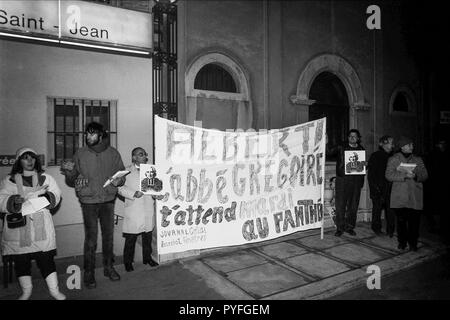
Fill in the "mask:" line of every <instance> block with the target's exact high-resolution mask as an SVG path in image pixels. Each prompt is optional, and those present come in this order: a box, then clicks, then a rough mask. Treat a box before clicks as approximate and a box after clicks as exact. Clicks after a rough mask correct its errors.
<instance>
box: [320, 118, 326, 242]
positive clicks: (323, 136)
mask: <svg viewBox="0 0 450 320" xmlns="http://www.w3.org/2000/svg"><path fill="white" fill-rule="evenodd" d="M326 132H327V118H326V117H325V118H324V120H323V127H322V148H323V149H322V150H323V153H324V156H323V158H322V159H323V162H324V165H323V166H322V177H323V180H322V197H321V198H322V226H321V228H320V240H323V232H324V230H323V225H324V222H325V183H326V180H325V164H326V155H327V144H326Z"/></svg>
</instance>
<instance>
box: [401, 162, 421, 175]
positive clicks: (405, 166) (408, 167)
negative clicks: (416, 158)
mask: <svg viewBox="0 0 450 320" xmlns="http://www.w3.org/2000/svg"><path fill="white" fill-rule="evenodd" d="M416 167H417V164H415V163H404V162H402V163H400V166H399V170H400V171H403V172H406V173H412V172H413V171H414V169H415V168H416Z"/></svg>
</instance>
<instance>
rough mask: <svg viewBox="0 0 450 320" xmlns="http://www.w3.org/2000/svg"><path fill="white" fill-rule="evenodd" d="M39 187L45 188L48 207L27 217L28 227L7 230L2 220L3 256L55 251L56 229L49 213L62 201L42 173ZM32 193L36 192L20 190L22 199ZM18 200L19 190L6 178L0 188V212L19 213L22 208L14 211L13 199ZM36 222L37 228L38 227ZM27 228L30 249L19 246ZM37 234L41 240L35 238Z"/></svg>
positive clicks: (53, 181) (55, 185)
mask: <svg viewBox="0 0 450 320" xmlns="http://www.w3.org/2000/svg"><path fill="white" fill-rule="evenodd" d="M39 185H48V189H47V194H46V197H47V199H49V202H50V205H49V206H47V207H46V208H44V209H42V210H40V211H38V212H35V213H32V214H31V215H29V216H26V219H27V225H26V226H23V227H20V228H14V229H10V228H9V227H8V223H7V221H6V217H5V220H4V223H3V234H2V242H1V247H2V255H15V254H25V253H33V252H40V251H43V252H46V251H50V250H54V249H56V239H55V227H54V225H53V219H52V214H51V213H50V211H49V209H51V208H54V207H56V205H57V204H58V203H59V201H60V199H61V190H60V189H59V187H58V185H57V184H56V182H55V180H54V179H53V177H51V176H50V175H48V174H45V173H43V174H41V175H40V178H39ZM33 191H35V188H33V187H31V186H26V185H24V186H23V192H24V195H25V196H26V195H27V194H29V193H30V192H33ZM18 196H19V190H18V188H17V184H16V182H15V181H12V179H11V177H10V176H7V177H6V178H5V179H3V181H2V182H1V184H0V211H1V212H5V213H6V214H7V215H8V214H11V213H20V212H22V209H21V208H20V209H19V210H16V209H15V208H14V204H13V203H14V198H15V197H18ZM30 218H31V219H30ZM38 221H39V222H40V224H37V222H38ZM42 226H43V229H44V233H43V234H44V235H45V236H42V230H39V227H42ZM26 228H30V229H28V230H29V231H30V235H31V239H30V240H31V243H30V245H26V246H24V245H23V243H22V244H21V233H22V234H23V232H24V230H26ZM38 234H40V235H41V236H38ZM38 237H39V238H38ZM36 238H38V239H36ZM22 239H23V238H22Z"/></svg>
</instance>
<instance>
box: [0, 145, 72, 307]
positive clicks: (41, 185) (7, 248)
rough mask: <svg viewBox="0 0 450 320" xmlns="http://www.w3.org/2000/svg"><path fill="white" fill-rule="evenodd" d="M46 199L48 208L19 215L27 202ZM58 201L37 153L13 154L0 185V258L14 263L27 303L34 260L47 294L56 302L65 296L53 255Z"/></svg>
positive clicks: (52, 181) (21, 151)
mask: <svg viewBox="0 0 450 320" xmlns="http://www.w3.org/2000/svg"><path fill="white" fill-rule="evenodd" d="M38 197H45V198H46V199H47V201H48V203H49V204H48V205H47V206H46V207H44V208H42V209H40V210H37V211H35V212H32V213H30V214H27V215H25V216H23V215H22V212H23V209H24V206H27V205H28V203H29V201H27V200H29V199H35V198H38ZM60 199H61V191H60V189H59V187H58V185H57V184H56V182H55V179H53V177H52V176H50V175H49V174H46V173H44V170H42V165H41V163H40V160H39V157H38V156H37V153H36V151H34V150H33V149H31V148H28V147H23V148H20V149H19V150H17V152H16V161H15V163H14V165H13V167H12V170H11V173H10V174H9V175H8V176H7V177H6V178H4V179H3V180H2V182H1V184H0V211H1V212H5V213H6V217H5V221H4V223H3V233H2V240H1V247H2V255H4V256H9V257H11V258H12V260H13V262H14V271H15V274H16V276H17V278H18V282H19V284H20V287H21V288H22V295H21V296H20V297H19V300H28V299H29V298H30V296H31V293H32V289H33V283H32V278H31V261H32V260H35V261H36V264H37V266H38V268H39V270H40V272H41V275H42V277H43V278H44V279H45V281H46V283H47V286H48V289H49V291H50V294H51V296H52V297H53V298H55V299H57V300H65V299H66V296H65V295H64V294H63V293H61V292H60V291H59V286H58V277H57V273H56V266H55V262H54V256H55V255H56V237H55V227H54V225H53V219H52V214H51V213H50V209H53V208H55V207H56V206H57V205H58V203H59V201H60Z"/></svg>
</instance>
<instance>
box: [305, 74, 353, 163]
mask: <svg viewBox="0 0 450 320" xmlns="http://www.w3.org/2000/svg"><path fill="white" fill-rule="evenodd" d="M309 99H311V100H314V101H315V102H314V103H313V104H312V105H311V106H310V107H309V121H312V120H316V119H320V118H323V117H326V118H327V135H328V143H329V145H331V146H335V145H337V144H339V143H340V142H342V141H345V139H346V134H347V131H348V130H349V103H348V96H347V91H346V89H345V86H344V84H343V83H342V81H341V80H340V79H339V78H338V77H337V76H336V75H334V74H333V73H331V72H328V71H325V72H322V73H320V74H319V75H318V76H317V77H316V78H315V79H314V81H313V83H312V85H311V89H310V91H309ZM326 160H327V161H335V160H336V159H335V157H330V156H327V159H326Z"/></svg>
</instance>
